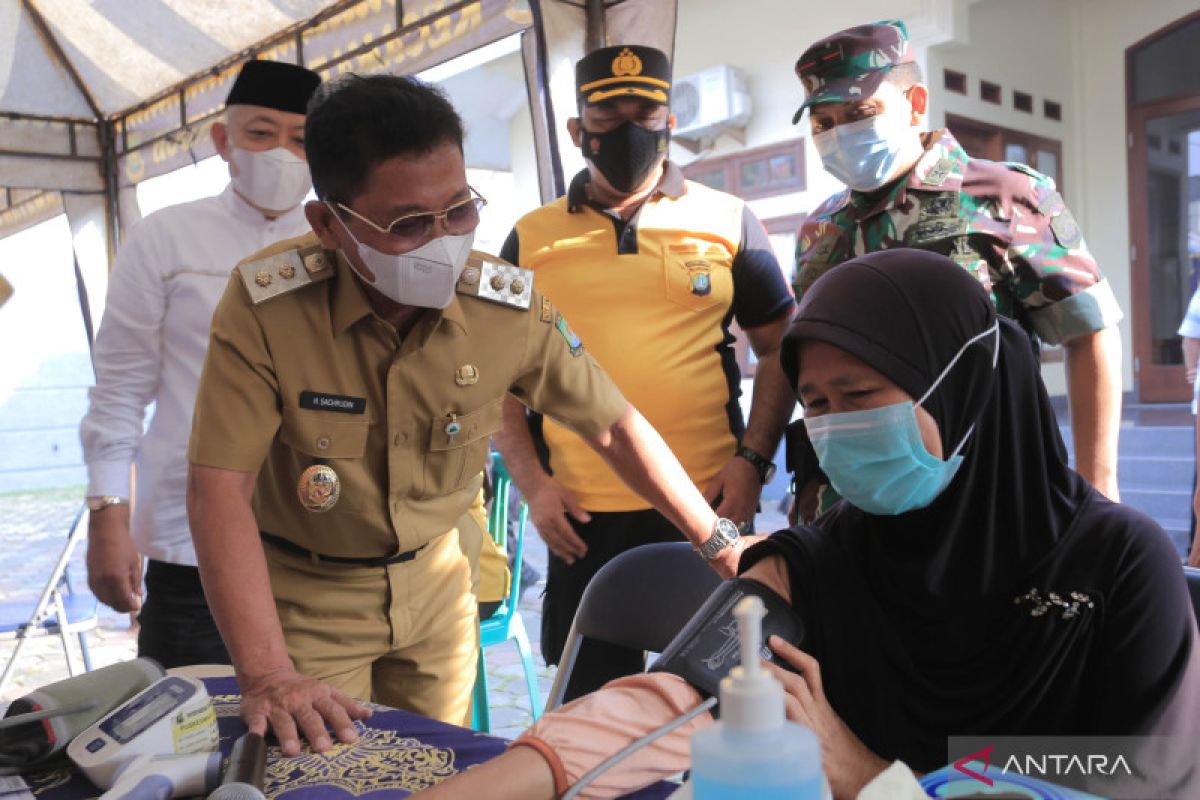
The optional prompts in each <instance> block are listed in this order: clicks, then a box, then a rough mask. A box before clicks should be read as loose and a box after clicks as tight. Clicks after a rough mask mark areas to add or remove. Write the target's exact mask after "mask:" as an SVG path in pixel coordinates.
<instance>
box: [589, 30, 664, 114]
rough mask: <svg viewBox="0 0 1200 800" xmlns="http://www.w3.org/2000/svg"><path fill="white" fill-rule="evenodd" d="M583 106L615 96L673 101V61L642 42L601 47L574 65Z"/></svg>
mask: <svg viewBox="0 0 1200 800" xmlns="http://www.w3.org/2000/svg"><path fill="white" fill-rule="evenodd" d="M575 92H576V97H577V98H578V100H579V105H580V107H583V106H594V105H596V104H597V103H601V102H603V101H605V100H609V99H611V98H614V97H640V98H646V99H649V100H653V101H654V102H656V103H662V104H664V105H666V104H667V103H669V102H670V100H671V62H670V60H668V59H667V54H666V53H664V52H663V51H662V50H657V49H655V48H653V47H646V46H645V45H640V44H621V45H615V46H613V47H602V48H600V49H599V50H593V51H592V52H591V53H588V54H587V55H586V56H584V57H583V58H582V59H580V60H579V63H577V64H576V65H575Z"/></svg>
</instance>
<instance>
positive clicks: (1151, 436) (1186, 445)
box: [1060, 425, 1195, 458]
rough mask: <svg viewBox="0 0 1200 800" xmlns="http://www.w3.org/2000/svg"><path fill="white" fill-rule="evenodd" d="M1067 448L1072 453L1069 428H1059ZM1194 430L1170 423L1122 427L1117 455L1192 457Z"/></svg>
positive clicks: (1193, 453)
mask: <svg viewBox="0 0 1200 800" xmlns="http://www.w3.org/2000/svg"><path fill="white" fill-rule="evenodd" d="M1060 430H1061V431H1062V436H1063V440H1064V441H1065V442H1066V443H1067V450H1068V451H1070V452H1071V453H1072V454H1073V453H1074V452H1075V445H1074V442H1073V440H1072V437H1071V430H1070V429H1069V428H1060ZM1194 442H1195V431H1194V430H1193V429H1192V428H1185V427H1182V426H1177V425H1172V426H1163V427H1154V428H1145V427H1122V428H1121V433H1120V439H1119V443H1118V455H1119V457H1120V458H1125V457H1126V456H1166V457H1170V458H1192V457H1194V455H1195V443H1194Z"/></svg>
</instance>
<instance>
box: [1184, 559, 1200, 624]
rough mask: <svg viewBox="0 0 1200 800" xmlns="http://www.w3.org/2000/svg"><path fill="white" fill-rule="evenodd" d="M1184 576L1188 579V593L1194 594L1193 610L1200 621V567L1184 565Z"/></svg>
mask: <svg viewBox="0 0 1200 800" xmlns="http://www.w3.org/2000/svg"><path fill="white" fill-rule="evenodd" d="M1183 577H1184V579H1186V580H1187V587H1188V594H1190V595H1191V596H1192V610H1193V611H1194V612H1195V614H1196V620H1197V621H1200V569H1195V568H1194V567H1184V568H1183Z"/></svg>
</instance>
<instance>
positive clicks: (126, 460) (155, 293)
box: [79, 186, 309, 566]
mask: <svg viewBox="0 0 1200 800" xmlns="http://www.w3.org/2000/svg"><path fill="white" fill-rule="evenodd" d="M308 229H309V228H308V223H307V222H306V221H305V218H304V211H303V208H302V207H301V206H298V207H296V208H294V209H292V210H291V211H289V212H287V213H286V214H284V215H282V216H280V217H278V218H276V219H274V220H268V219H267V218H265V217H264V216H263V215H262V213H261V212H259V211H257V210H255V209H254V208H253V207H252V206H250V205H249V204H248V203H246V202H245V201H244V200H242V199H241V198H240V197H239V196H238V195H237V194H235V193H234V191H233V189H232V188H231V187H228V186H227V187H226V188H225V191H223V192H222V193H221V194H219V195H216V196H215V197H206V198H204V199H202V200H196V201H194V202H191V203H182V204H180V205H177V206H171V207H169V208H164V209H162V210H160V211H157V212H155V213H154V214H151V215H150V216H148V217H146V218H145V219H144V220H142V221H140V222H138V223H137V224H135V225H134V226H132V227H131V228H130V230H129V233H128V235H127V236H126V237H125V243H124V245H123V246H122V248H121V251H120V253H119V254H118V255H117V261H116V265H115V266H114V268H113V271H112V274H111V275H110V276H109V286H108V300H107V304H106V306H105V311H104V319H103V321H102V323H101V325H100V332H99V333H98V334H97V336H96V345H95V349H94V352H93V357H94V360H95V364H96V385H95V386H94V387H93V388H92V389H91V391H90V392H89V398H90V405H89V408H88V412H87V414H86V415H85V416H84V418H83V422H82V423H81V425H80V428H79V436H80V439H81V440H82V443H83V455H84V460H85V461H86V462H87V470H88V490H87V493H88V495H89V496H95V495H117V496H120V497H129V496H130V493H129V490H130V486H129V483H130V481H129V468H130V465H131V464H133V463H135V462H136V463H137V497H136V498H135V502H134V506H133V520H132V532H133V540H134V542H135V544H136V545H137V548H138V550H139V551H140V552H141V553H142V554H144V555H146V556H148V557H150V558H152V559H155V560H157V561H166V562H169V563H172V564H187V565H192V566H195V564H196V551H195V549H194V548H193V547H192V536H191V531H190V530H189V529H188V521H187V509H186V508H185V505H184V500H185V490H186V481H187V444H188V436H189V434H190V433H191V429H192V412H193V410H194V408H195V404H196V388H197V386H198V385H199V383H200V369H201V367H202V366H203V364H204V354H205V352H206V351H207V349H208V334H209V327H210V325H211V323H212V315H213V309H215V308H216V306H217V301H218V300H220V299H221V295H222V294H223V293H224V291H225V287H226V285H227V284H228V283H229V275H230V272H231V271H232V270H233V268H234V266H235V265H237V263H238V262H239V261H241V260H242V259H243V258H245V257H246V256H249V255H251V254H253V253H254V252H256V251H258V250H260V249H262V248H263V247H266V246H267V245H269V244H272V243H274V242H277V241H279V240H281V239H288V238H291V237H293V236H299V235H300V234H302V233H305V232H307V231H308ZM152 402H153V403H155V409H154V417H153V419H152V420H151V421H150V426H149V428H148V429H147V430H146V432H145V434H144V435H143V431H142V424H143V420H144V417H145V413H146V407H147V406H148V405H149V404H150V403H152Z"/></svg>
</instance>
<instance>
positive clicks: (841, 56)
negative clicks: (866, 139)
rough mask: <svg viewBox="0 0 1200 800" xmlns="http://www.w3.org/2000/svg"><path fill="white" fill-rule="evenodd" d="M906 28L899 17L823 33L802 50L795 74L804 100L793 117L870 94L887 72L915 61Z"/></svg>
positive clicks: (794, 121) (794, 119)
mask: <svg viewBox="0 0 1200 800" xmlns="http://www.w3.org/2000/svg"><path fill="white" fill-rule="evenodd" d="M915 60H916V59H914V58H913V53H912V48H911V47H909V44H908V29H907V28H905V27H904V23H903V22H901V21H900V20H898V19H891V20H885V21H883V22H874V23H871V24H870V25H859V26H857V27H854V28H847V29H846V30H844V31H838V32H837V33H835V34H833V35H832V36H826V37H825V38H824V39H822V40H820V41H819V42H817V43H816V44H814V45H813V46H812V47H809V48H808V49H807V50H805V51H804V54H803V55H801V56H800V59H799V60H798V61H797V62H796V75H797V77H799V78H800V82H801V83H803V84H804V94H805V97H804V102H803V103H802V104H801V105H800V108H799V109H797V111H796V114H795V116H793V117H792V124H793V125H795V124H796V123H797V122H799V121H800V115H801V114H803V113H804V109H806V108H808V107H809V106H811V105H814V104H816V103H845V102H846V101H848V100H855V99H858V98H865V97H870V96H871V95H873V94H875V90H876V89H878V88H879V84H881V83H883V79H884V78H885V77H886V76H887V74H888V72H889V71H890V70H891V69H893V68H894V67H896V66H898V65H900V64H909V63H912V62H913V61H915Z"/></svg>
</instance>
